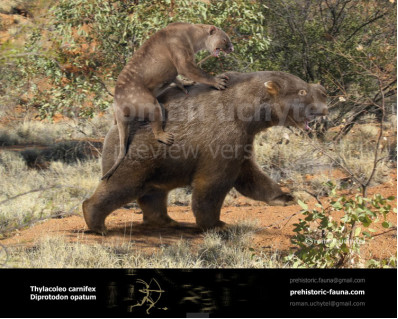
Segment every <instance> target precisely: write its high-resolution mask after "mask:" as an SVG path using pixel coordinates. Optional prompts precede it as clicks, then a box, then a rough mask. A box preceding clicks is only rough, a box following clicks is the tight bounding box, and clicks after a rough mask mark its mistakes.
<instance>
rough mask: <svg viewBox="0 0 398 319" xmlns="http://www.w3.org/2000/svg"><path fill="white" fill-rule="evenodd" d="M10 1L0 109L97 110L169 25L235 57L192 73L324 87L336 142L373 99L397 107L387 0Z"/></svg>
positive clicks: (376, 114)
mask: <svg viewBox="0 0 398 319" xmlns="http://www.w3.org/2000/svg"><path fill="white" fill-rule="evenodd" d="M10 3H15V8H17V9H15V8H14V11H15V10H19V11H20V12H22V13H24V14H25V16H26V17H27V18H28V19H29V21H30V23H26V24H22V25H20V26H19V28H18V27H17V28H16V29H15V30H14V34H13V37H14V39H18V38H20V39H21V38H23V41H20V42H18V41H5V42H3V43H2V46H1V54H2V55H1V58H0V83H1V84H0V91H1V92H0V93H1V96H2V97H1V101H0V102H1V105H2V106H3V107H7V106H10V107H12V106H13V105H15V104H21V105H23V106H24V107H26V108H27V109H32V108H34V109H36V110H38V111H39V114H40V115H41V116H42V117H51V116H53V115H54V114H55V113H57V112H59V113H62V114H63V115H66V116H80V117H86V116H92V115H93V114H95V113H97V112H99V111H103V110H105V109H107V108H108V107H109V106H110V105H111V103H112V90H113V86H114V83H115V81H116V78H117V76H118V74H119V73H120V71H121V69H122V68H123V66H124V65H125V63H126V61H127V60H128V59H129V57H131V55H132V54H133V53H134V51H135V50H136V49H137V48H138V47H139V46H140V45H141V44H142V43H143V41H145V40H146V39H147V38H148V37H150V36H151V35H152V34H153V33H154V32H156V31H157V30H159V29H161V28H163V27H165V26H166V25H167V24H169V23H171V22H175V21H186V22H191V23H206V24H214V25H217V26H219V27H221V28H222V29H223V30H225V31H226V32H227V33H228V34H229V35H230V37H231V39H232V42H233V43H234V46H235V52H234V54H232V55H228V56H221V58H219V59H216V58H211V59H208V60H206V62H204V63H203V64H202V65H201V67H202V68H203V69H205V70H206V71H208V72H210V73H221V72H225V71H231V70H235V71H243V72H245V71H247V72H249V71H257V70H281V71H286V72H290V73H293V74H295V75H297V76H299V77H301V78H303V79H304V80H306V81H309V82H320V83H321V84H323V85H324V86H325V87H326V88H327V90H328V92H329V95H330V97H331V99H330V106H331V109H332V110H333V112H332V116H331V117H330V118H329V126H337V125H344V129H343V130H341V133H340V134H339V136H338V137H337V138H340V137H341V136H343V135H344V134H346V133H347V132H348V131H349V130H350V128H351V127H352V125H353V124H354V123H356V122H358V121H360V120H361V119H362V118H363V117H364V116H365V115H369V114H371V115H372V116H373V120H377V119H379V120H380V117H381V112H380V107H379V105H380V101H381V99H382V98H383V99H384V102H385V103H386V104H385V105H386V106H385V108H386V112H387V113H388V112H390V113H391V112H394V109H395V107H396V105H395V99H396V3H395V1H394V0H389V1H388V0H368V1H363V0H273V1H270V0H263V1H259V0H257V1H256V0H252V1H249V0H243V1H242V0H239V1H235V0H234V1H232V0H226V1H215V0H214V1H211V0H203V1H188V0H159V1H145V0H142V1H139V0H135V1H132V0H118V1H116V0H105V1H104V0H60V1H45V0H42V1H34V2H32V1H27V0H25V1H10ZM3 7H4V5H3ZM9 7H12V6H9ZM1 10H2V8H1V7H0V11H1ZM4 10H5V9H4V8H3V12H4ZM14 13H15V12H14ZM206 55H207V53H201V54H199V55H198V57H197V59H198V61H199V60H201V59H202V58H204V57H205V56H206Z"/></svg>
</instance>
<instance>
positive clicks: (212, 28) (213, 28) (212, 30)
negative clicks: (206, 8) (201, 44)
mask: <svg viewBox="0 0 398 319" xmlns="http://www.w3.org/2000/svg"><path fill="white" fill-rule="evenodd" d="M216 31H217V27H216V26H214V25H211V26H210V29H209V34H210V35H212V34H214V33H215V32H216Z"/></svg>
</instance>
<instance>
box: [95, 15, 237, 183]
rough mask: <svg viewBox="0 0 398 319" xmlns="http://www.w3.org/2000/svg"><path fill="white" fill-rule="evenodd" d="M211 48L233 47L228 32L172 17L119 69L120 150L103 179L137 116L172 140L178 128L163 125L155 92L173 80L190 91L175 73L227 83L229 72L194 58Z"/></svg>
mask: <svg viewBox="0 0 398 319" xmlns="http://www.w3.org/2000/svg"><path fill="white" fill-rule="evenodd" d="M200 50H208V51H209V52H213V54H217V53H219V51H220V50H223V51H225V52H227V53H229V52H231V51H232V50H233V46H232V44H231V41H230V40H229V37H228V36H227V35H226V34H225V32H223V31H222V30H220V29H218V28H216V27H215V26H211V25H204V24H189V23H172V24H170V25H168V26H167V27H166V28H164V29H162V30H160V31H158V32H156V33H155V34H154V35H153V36H152V37H151V38H149V40H148V41H146V42H145V43H144V44H143V45H142V46H141V47H140V48H139V49H138V50H137V52H135V54H134V56H133V57H132V59H131V60H130V61H129V62H128V63H127V65H126V66H125V67H124V69H123V70H122V72H121V73H120V75H119V77H118V80H117V83H116V88H115V101H114V112H115V119H116V123H117V125H118V128H119V136H120V154H119V158H118V160H117V161H116V162H115V164H114V165H113V167H112V168H111V169H110V170H109V172H107V173H106V174H105V175H104V176H103V177H102V179H105V178H109V177H110V176H111V175H112V174H113V172H114V171H115V170H116V168H117V167H118V166H119V164H120V163H121V161H122V159H123V158H124V156H125V154H126V152H127V145H128V144H129V143H128V138H129V124H130V122H131V121H132V120H134V119H139V120H150V122H151V125H152V130H153V133H154V135H155V138H156V139H157V140H158V141H159V142H161V143H164V144H166V145H171V144H173V141H174V137H173V134H171V133H167V132H165V131H164V130H163V127H162V125H163V114H162V108H161V106H160V105H159V103H158V101H157V99H156V96H157V95H159V94H160V93H161V92H162V91H163V90H164V89H165V88H166V87H167V86H168V85H169V84H170V83H175V84H176V85H177V86H178V87H179V88H180V89H181V90H183V91H184V92H187V91H186V89H185V88H184V86H183V84H182V83H181V82H180V81H179V80H178V79H177V78H176V76H177V75H178V74H181V75H183V76H185V77H187V78H189V79H191V80H193V81H195V82H199V83H204V84H208V85H211V86H213V87H215V88H217V89H219V90H222V89H225V88H226V82H227V79H228V78H227V77H226V76H219V77H212V76H210V75H208V74H206V73H205V72H203V71H202V70H201V69H199V68H198V67H197V65H196V64H195V62H194V61H195V53H196V52H198V51H200Z"/></svg>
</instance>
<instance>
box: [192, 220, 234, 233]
mask: <svg viewBox="0 0 398 319" xmlns="http://www.w3.org/2000/svg"><path fill="white" fill-rule="evenodd" d="M197 224H198V227H199V228H200V229H202V230H203V231H206V230H215V231H218V230H222V229H225V228H226V227H227V226H228V224H227V223H224V222H223V221H221V220H218V221H217V222H215V223H211V224H208V223H206V224H204V223H198V222H197Z"/></svg>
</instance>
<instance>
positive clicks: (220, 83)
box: [213, 75, 229, 90]
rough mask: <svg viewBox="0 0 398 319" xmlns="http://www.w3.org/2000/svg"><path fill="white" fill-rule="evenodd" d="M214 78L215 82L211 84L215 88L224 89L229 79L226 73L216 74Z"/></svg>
mask: <svg viewBox="0 0 398 319" xmlns="http://www.w3.org/2000/svg"><path fill="white" fill-rule="evenodd" d="M214 80H215V81H216V83H215V84H214V85H213V86H214V87H215V88H216V89H217V90H225V89H226V88H227V82H228V80H229V78H228V76H226V75H217V76H216V77H215V78H214Z"/></svg>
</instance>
